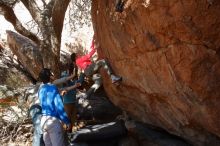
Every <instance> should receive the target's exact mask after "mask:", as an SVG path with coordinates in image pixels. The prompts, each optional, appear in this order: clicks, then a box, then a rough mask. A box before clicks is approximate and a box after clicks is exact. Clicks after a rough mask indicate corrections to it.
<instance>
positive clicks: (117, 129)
mask: <svg viewBox="0 0 220 146" xmlns="http://www.w3.org/2000/svg"><path fill="white" fill-rule="evenodd" d="M126 133H127V129H126V127H125V125H124V122H123V121H116V122H109V123H104V124H98V125H87V126H86V127H84V128H82V129H79V130H78V131H76V132H72V133H68V137H69V140H70V142H71V143H75V142H91V141H102V140H108V139H113V138H119V137H122V136H124V135H126Z"/></svg>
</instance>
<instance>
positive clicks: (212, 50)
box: [92, 0, 220, 145]
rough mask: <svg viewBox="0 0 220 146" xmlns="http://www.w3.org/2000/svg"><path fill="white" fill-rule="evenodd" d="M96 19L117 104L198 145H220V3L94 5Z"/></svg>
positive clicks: (172, 0) (96, 1)
mask: <svg viewBox="0 0 220 146" xmlns="http://www.w3.org/2000/svg"><path fill="white" fill-rule="evenodd" d="M92 17H93V24H95V25H94V29H95V32H96V34H97V37H98V40H99V41H100V45H101V49H99V50H98V53H99V55H100V56H101V57H104V58H107V59H108V60H109V62H110V64H111V65H112V68H113V69H114V71H115V72H116V73H117V74H120V75H121V76H123V82H122V84H121V85H120V86H118V87H116V86H114V85H112V84H111V81H110V79H109V78H108V76H107V74H106V73H104V72H102V74H103V76H104V87H105V90H106V91H107V94H108V95H109V97H110V99H111V100H112V101H113V102H114V103H115V104H116V105H118V106H120V107H121V108H123V109H124V110H126V111H127V112H128V113H129V114H130V115H132V116H133V117H134V118H136V119H137V120H140V121H142V122H145V123H149V124H153V125H155V126H159V127H162V128H164V129H166V130H167V131H169V132H170V133H173V134H176V135H178V136H181V137H184V138H185V139H187V140H189V141H191V142H192V143H194V144H195V145H208V144H211V143H212V144H213V143H214V144H213V145H220V143H219V139H220V124H219V123H220V90H219V89H220V54H219V51H220V1H218V0H199V1H198V0H163V1H162V0H125V5H124V10H123V12H122V13H119V12H115V1H112V0H93V2H92Z"/></svg>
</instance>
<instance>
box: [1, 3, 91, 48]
mask: <svg viewBox="0 0 220 146" xmlns="http://www.w3.org/2000/svg"><path fill="white" fill-rule="evenodd" d="M14 10H15V15H16V16H17V17H18V19H19V20H20V21H21V22H22V24H25V23H27V22H29V21H30V20H31V15H30V14H29V12H28V11H27V10H26V8H25V7H24V6H23V5H22V4H18V5H16V6H15V8H14ZM66 16H68V14H66ZM67 20H68V17H65V21H67ZM0 22H1V24H0V38H1V39H5V40H6V38H7V36H6V30H12V31H15V30H14V27H13V26H12V25H11V24H10V23H9V22H7V21H6V20H5V18H4V16H3V15H0ZM64 24H65V22H64ZM33 32H34V31H33ZM35 32H36V30H35ZM69 32H70V28H69V27H68V26H64V28H63V32H62V43H61V49H64V48H65V45H64V44H65V43H70V42H74V38H76V37H80V39H82V40H83V43H82V45H83V47H85V48H87V50H88V49H89V46H90V42H91V40H92V36H93V29H92V26H91V27H87V26H84V27H82V28H81V29H78V30H77V31H76V32H72V33H71V34H70V33H69ZM65 51H66V50H65Z"/></svg>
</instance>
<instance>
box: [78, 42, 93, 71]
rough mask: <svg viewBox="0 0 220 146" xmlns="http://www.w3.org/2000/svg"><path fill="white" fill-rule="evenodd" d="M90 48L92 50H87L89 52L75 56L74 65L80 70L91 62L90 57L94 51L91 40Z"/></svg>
mask: <svg viewBox="0 0 220 146" xmlns="http://www.w3.org/2000/svg"><path fill="white" fill-rule="evenodd" d="M90 48H91V49H92V50H91V51H90V52H89V54H86V55H84V56H80V57H78V58H76V65H77V66H78V67H79V68H80V69H82V70H85V69H86V67H87V66H89V65H90V64H91V63H92V62H91V57H92V55H93V54H94V53H95V52H96V49H95V48H94V41H92V45H91V47H90Z"/></svg>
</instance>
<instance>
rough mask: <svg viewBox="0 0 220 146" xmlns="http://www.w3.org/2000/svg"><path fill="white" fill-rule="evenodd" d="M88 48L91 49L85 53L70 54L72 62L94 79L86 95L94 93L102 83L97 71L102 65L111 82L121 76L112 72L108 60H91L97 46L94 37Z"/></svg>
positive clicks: (120, 78) (114, 81)
mask: <svg viewBox="0 0 220 146" xmlns="http://www.w3.org/2000/svg"><path fill="white" fill-rule="evenodd" d="M90 48H91V49H92V50H91V51H90V53H88V54H87V55H84V56H78V55H77V54H76V53H72V54H71V56H70V57H71V61H72V62H73V63H74V64H75V63H76V65H77V66H78V68H79V69H81V70H82V71H84V73H85V75H86V76H87V77H90V76H92V79H93V81H94V84H93V85H92V86H91V87H90V89H89V90H88V91H87V92H86V95H85V96H86V97H90V95H91V94H92V93H94V92H95V91H96V90H97V89H98V88H99V87H100V86H101V85H102V79H101V75H100V74H99V73H97V72H98V71H99V69H100V68H101V67H103V68H104V69H105V70H106V71H107V73H108V75H109V76H110V77H111V80H112V83H113V84H115V83H118V82H120V81H122V77H120V76H117V75H115V74H114V73H113V71H112V69H111V68H110V66H109V64H108V62H107V61H106V60H105V59H101V60H97V61H95V62H92V61H91V58H92V56H93V55H94V53H95V52H96V49H97V48H98V45H96V44H95V40H94V39H93V41H92V45H91V47H90Z"/></svg>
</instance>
